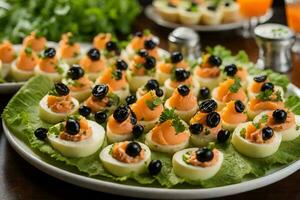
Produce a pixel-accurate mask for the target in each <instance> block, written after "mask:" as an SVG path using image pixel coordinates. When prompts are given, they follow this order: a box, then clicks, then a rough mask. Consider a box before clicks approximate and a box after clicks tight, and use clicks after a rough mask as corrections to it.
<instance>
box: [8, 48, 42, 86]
mask: <svg viewBox="0 0 300 200" xmlns="http://www.w3.org/2000/svg"><path fill="white" fill-rule="evenodd" d="M38 60H39V59H38V56H37V55H36V53H35V52H34V51H32V49H31V48H30V47H27V48H23V49H22V50H21V51H20V52H19V55H18V58H17V60H16V61H15V62H14V63H13V65H12V67H11V75H12V77H13V79H14V80H16V81H26V80H28V79H29V78H31V77H32V76H34V69H35V67H36V66H37V64H38Z"/></svg>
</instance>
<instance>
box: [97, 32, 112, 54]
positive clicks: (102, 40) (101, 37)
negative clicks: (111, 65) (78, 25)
mask: <svg viewBox="0 0 300 200" xmlns="http://www.w3.org/2000/svg"><path fill="white" fill-rule="evenodd" d="M111 39H112V35H111V34H110V33H99V34H98V35H96V36H95V37H94V39H93V46H94V47H95V48H97V49H99V50H100V51H102V50H104V49H105V47H106V43H107V42H109V41H111Z"/></svg>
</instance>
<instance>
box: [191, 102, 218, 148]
mask: <svg viewBox="0 0 300 200" xmlns="http://www.w3.org/2000/svg"><path fill="white" fill-rule="evenodd" d="M217 106H218V105H217V103H216V102H215V101H214V100H212V99H207V100H205V101H203V102H202V103H201V104H200V105H199V111H198V112H197V113H196V114H195V115H194V116H193V117H192V119H191V120H190V126H189V131H190V133H191V138H190V140H191V142H192V143H193V144H194V145H197V146H201V147H203V146H206V145H208V144H209V143H210V142H215V141H216V140H217V137H218V134H219V133H220V132H221V131H222V121H221V116H220V114H219V113H218V112H216V109H217ZM221 134H222V133H221Z"/></svg>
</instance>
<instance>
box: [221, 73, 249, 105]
mask: <svg viewBox="0 0 300 200" xmlns="http://www.w3.org/2000/svg"><path fill="white" fill-rule="evenodd" d="M234 84H235V80H233V79H227V80H226V81H224V82H223V83H221V84H220V85H219V87H218V89H217V96H216V98H217V99H218V100H219V101H221V102H226V103H227V102H229V101H232V100H241V101H242V102H245V101H246V99H247V96H246V93H245V92H244V90H243V89H242V88H241V87H240V88H238V89H237V91H236V92H232V91H231V90H232V89H231V88H232V86H233V85H234Z"/></svg>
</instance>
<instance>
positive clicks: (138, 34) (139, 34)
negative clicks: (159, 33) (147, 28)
mask: <svg viewBox="0 0 300 200" xmlns="http://www.w3.org/2000/svg"><path fill="white" fill-rule="evenodd" d="M134 35H135V36H137V37H143V35H144V34H143V32H142V31H137V32H135V34H134Z"/></svg>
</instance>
